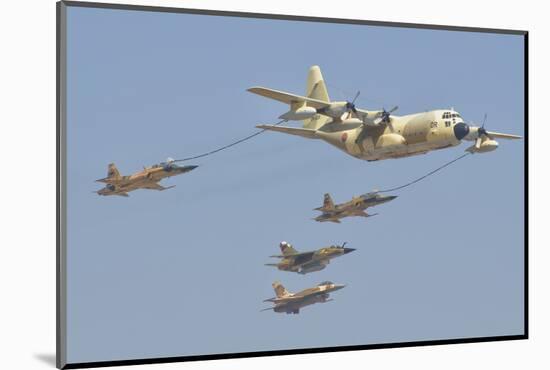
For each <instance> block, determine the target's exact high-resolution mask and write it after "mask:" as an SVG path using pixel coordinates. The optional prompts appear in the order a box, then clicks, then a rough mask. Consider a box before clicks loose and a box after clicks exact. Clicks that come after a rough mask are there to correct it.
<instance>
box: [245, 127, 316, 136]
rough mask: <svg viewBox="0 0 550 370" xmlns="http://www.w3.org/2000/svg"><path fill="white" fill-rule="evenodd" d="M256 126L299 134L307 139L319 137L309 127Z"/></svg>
mask: <svg viewBox="0 0 550 370" xmlns="http://www.w3.org/2000/svg"><path fill="white" fill-rule="evenodd" d="M256 127H257V128H261V129H262V130H268V131H278V132H282V133H284V134H290V135H296V136H301V137H305V138H308V139H319V137H318V136H317V135H316V134H315V132H316V130H312V129H309V128H296V127H288V126H276V125H257V126H256Z"/></svg>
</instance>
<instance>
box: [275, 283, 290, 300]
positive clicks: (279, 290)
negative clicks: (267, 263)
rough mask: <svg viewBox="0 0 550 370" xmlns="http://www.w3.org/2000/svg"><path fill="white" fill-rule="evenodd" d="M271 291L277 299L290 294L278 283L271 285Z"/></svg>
mask: <svg viewBox="0 0 550 370" xmlns="http://www.w3.org/2000/svg"><path fill="white" fill-rule="evenodd" d="M272 286H273V290H274V291H275V295H276V296H277V298H281V297H286V296H289V295H290V293H289V291H288V290H286V288H285V287H284V286H283V284H281V283H280V282H279V281H275V282H274V283H273V284H272Z"/></svg>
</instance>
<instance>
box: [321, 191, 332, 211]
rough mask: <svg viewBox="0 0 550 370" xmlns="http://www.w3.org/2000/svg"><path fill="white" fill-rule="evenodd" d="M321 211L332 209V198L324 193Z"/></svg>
mask: <svg viewBox="0 0 550 370" xmlns="http://www.w3.org/2000/svg"><path fill="white" fill-rule="evenodd" d="M323 209H326V210H331V209H334V202H333V201H332V198H331V197H330V194H329V193H326V194H325V198H324V199H323Z"/></svg>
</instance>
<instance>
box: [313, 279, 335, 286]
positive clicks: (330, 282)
mask: <svg viewBox="0 0 550 370" xmlns="http://www.w3.org/2000/svg"><path fill="white" fill-rule="evenodd" d="M333 284H334V283H333V282H332V281H328V280H327V281H323V282H322V283H319V284H317V286H321V285H333Z"/></svg>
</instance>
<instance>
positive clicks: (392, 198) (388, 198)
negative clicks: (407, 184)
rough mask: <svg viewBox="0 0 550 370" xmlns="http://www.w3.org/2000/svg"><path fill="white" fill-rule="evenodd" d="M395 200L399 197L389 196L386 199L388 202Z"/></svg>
mask: <svg viewBox="0 0 550 370" xmlns="http://www.w3.org/2000/svg"><path fill="white" fill-rule="evenodd" d="M395 198H397V195H388V196H387V197H386V199H387V200H388V201H390V200H394V199H395Z"/></svg>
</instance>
